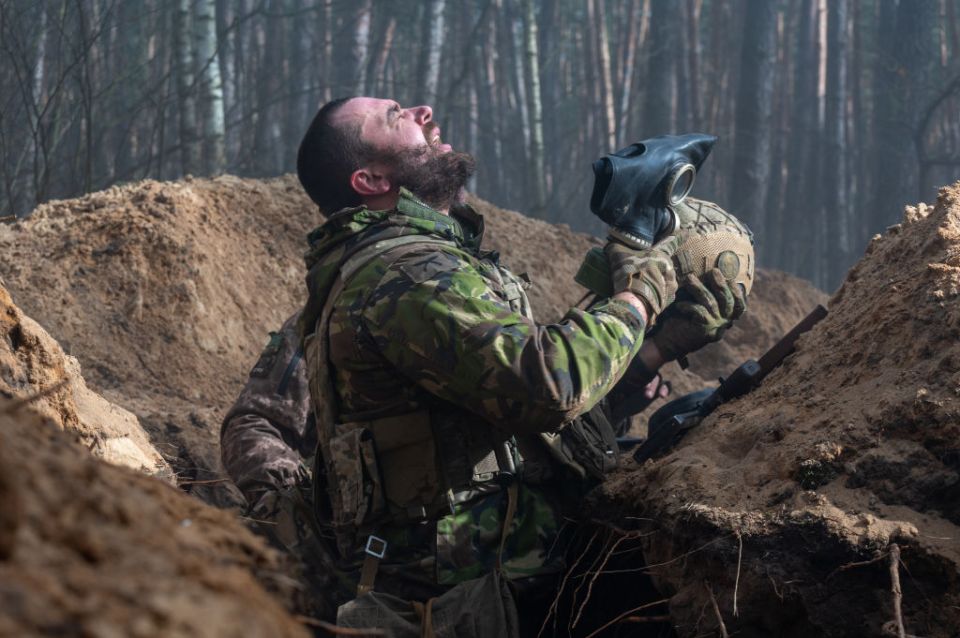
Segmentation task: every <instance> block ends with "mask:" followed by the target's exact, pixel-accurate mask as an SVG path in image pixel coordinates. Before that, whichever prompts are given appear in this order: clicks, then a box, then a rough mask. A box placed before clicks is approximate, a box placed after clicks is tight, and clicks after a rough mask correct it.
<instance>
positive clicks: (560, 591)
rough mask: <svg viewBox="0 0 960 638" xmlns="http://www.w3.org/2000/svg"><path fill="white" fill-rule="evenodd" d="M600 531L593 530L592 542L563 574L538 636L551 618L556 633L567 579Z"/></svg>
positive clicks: (538, 635)
mask: <svg viewBox="0 0 960 638" xmlns="http://www.w3.org/2000/svg"><path fill="white" fill-rule="evenodd" d="M599 533H600V530H596V531H594V532H593V536H591V537H590V542H588V543H587V546H586V547H585V548H584V550H583V551H582V552H581V553H580V555H579V556H577V560H575V561H574V562H573V564H572V565H570V567H569V568H567V573H566V574H564V575H563V580H562V581H560V587H558V588H557V595H556V597H555V598H554V599H553V603H551V604H550V609H549V610H547V615H546V616H545V617H544V619H543V624H541V625H540V631H538V632H537V638H540V636H542V635H543V632H544V630H545V629H546V628H547V623H548V622H550V618H551V617H552V618H553V622H554V633H556V622H557V606H558V605H559V604H560V597H561V596H562V595H563V590H564V588H565V587H566V586H567V581H569V580H570V574H571V573H573V570H574V569H576V567H577V565H579V564H580V561H582V560H583V558H584V557H585V556H586V555H587V553H588V552H589V551H590V548H591V547H593V542H594V541H595V540H597V534H599Z"/></svg>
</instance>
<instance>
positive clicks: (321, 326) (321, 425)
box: [304, 235, 456, 460]
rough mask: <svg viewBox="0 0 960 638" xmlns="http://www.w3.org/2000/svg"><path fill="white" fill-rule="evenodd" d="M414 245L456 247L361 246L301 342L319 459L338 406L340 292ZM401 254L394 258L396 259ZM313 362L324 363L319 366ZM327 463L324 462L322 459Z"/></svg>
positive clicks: (387, 242)
mask: <svg viewBox="0 0 960 638" xmlns="http://www.w3.org/2000/svg"><path fill="white" fill-rule="evenodd" d="M414 244H436V245H443V246H451V247H455V246H456V244H455V243H454V242H451V241H444V240H441V239H434V238H431V237H424V236H423V235H404V236H401V237H391V238H389V239H382V240H380V241H376V242H374V243H372V244H367V245H366V246H361V247H360V248H359V250H356V251H355V252H353V253H352V254H350V255H349V256H348V257H347V258H346V259H345V260H343V261H342V262H341V264H340V272H339V273H338V274H337V277H336V280H335V281H334V282H333V286H332V287H331V288H330V292H329V293H328V294H327V298H326V299H325V300H324V302H323V311H322V312H321V313H320V317H319V318H318V319H317V322H316V324H315V325H314V326H313V332H312V333H311V334H309V335H308V336H307V338H306V339H305V340H304V353H305V354H306V355H307V358H308V360H309V361H310V362H311V364H312V365H311V366H310V369H308V370H307V375H308V378H309V381H310V395H311V397H312V399H311V402H312V404H313V410H314V416H315V418H316V422H317V434H318V436H319V443H320V450H319V451H320V452H321V454H318V455H317V457H318V459H319V458H320V457H321V456H323V454H325V453H326V452H325V448H326V444H327V443H328V442H329V441H330V439H331V438H333V436H334V434H335V433H334V426H335V423H336V420H337V417H338V415H339V409H338V406H337V395H336V392H335V389H334V387H333V377H332V375H331V369H330V368H331V366H330V358H329V356H330V343H329V338H330V331H329V327H330V316H331V315H332V314H333V308H334V305H335V303H336V300H337V298H338V297H339V296H340V293H341V292H343V288H344V285H345V283H346V282H347V281H349V279H350V278H351V277H352V276H353V275H354V274H356V273H357V271H359V270H360V269H361V268H362V267H363V266H365V265H367V264H368V263H370V261H372V260H373V259H375V258H376V257H378V256H381V255H384V254H385V253H388V252H391V251H392V250H394V249H395V248H399V247H401V246H411V245H414ZM401 256H402V253H401V254H398V255H396V258H397V259H399V258H400V257H401ZM315 362H323V364H318V363H315ZM324 460H326V459H324Z"/></svg>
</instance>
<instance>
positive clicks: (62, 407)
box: [0, 285, 172, 480]
mask: <svg viewBox="0 0 960 638" xmlns="http://www.w3.org/2000/svg"><path fill="white" fill-rule="evenodd" d="M0 335H2V338H0V395H3V396H5V397H7V398H17V399H19V400H25V398H26V397H36V398H35V400H32V401H31V407H32V408H33V409H34V410H35V411H38V412H40V413H41V414H43V415H44V416H46V417H47V418H49V419H50V420H51V421H52V422H53V423H55V424H56V425H57V426H58V427H59V428H60V429H61V430H65V431H67V432H69V433H71V434H72V435H74V436H75V437H76V439H77V441H78V442H79V443H80V444H81V445H83V446H84V447H86V448H87V449H88V450H90V451H91V452H92V453H93V455H94V456H96V457H98V458H101V459H103V460H105V461H109V462H110V463H114V464H116V465H124V466H127V467H130V468H133V469H135V470H140V471H141V472H143V473H145V474H149V475H154V476H159V477H163V478H166V479H167V480H170V479H171V478H172V471H171V469H170V467H169V465H167V463H166V461H165V460H164V459H163V457H162V456H161V455H160V453H159V452H157V450H156V448H154V447H153V445H151V443H150V439H149V437H148V436H147V433H146V432H144V430H143V428H142V427H140V423H139V421H138V420H137V417H135V416H134V415H133V414H131V413H130V412H129V411H127V410H125V409H123V408H121V407H120V406H117V405H114V404H112V403H110V402H109V401H107V400H106V399H104V398H103V397H101V396H100V395H99V394H97V393H95V392H93V391H91V390H90V389H89V388H87V385H86V382H85V381H84V379H83V376H82V375H81V374H80V363H79V362H78V361H77V360H76V358H74V357H71V356H68V355H66V354H64V352H63V349H62V348H61V347H60V344H58V343H57V342H56V341H54V340H53V339H52V338H51V337H50V335H49V334H47V332H46V331H45V330H44V329H43V328H42V327H40V325H38V324H37V323H36V322H35V321H33V320H32V319H31V318H30V317H27V316H25V315H24V314H23V313H22V312H21V311H20V309H19V308H17V306H16V305H14V303H13V300H12V299H10V295H9V294H8V293H7V290H6V288H4V287H3V286H2V285H0Z"/></svg>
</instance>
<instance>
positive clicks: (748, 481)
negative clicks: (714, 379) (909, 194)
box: [595, 183, 960, 637]
mask: <svg viewBox="0 0 960 638" xmlns="http://www.w3.org/2000/svg"><path fill="white" fill-rule="evenodd" d="M958 302H960V183H958V184H956V185H954V186H952V187H949V188H945V189H943V190H942V191H941V193H940V198H939V200H938V202H937V205H936V207H935V208H933V207H929V206H925V205H923V204H921V205H919V206H917V207H915V208H913V207H911V208H908V209H907V213H906V216H905V218H904V221H903V223H902V224H899V225H897V226H894V227H892V228H891V229H889V230H888V232H887V233H886V234H885V235H884V236H882V237H881V236H877V237H875V238H874V239H873V241H872V242H871V243H870V245H869V247H868V248H867V251H866V255H865V256H864V258H863V259H862V260H861V262H860V263H859V264H857V266H855V267H854V268H853V269H852V270H851V271H850V273H849V275H848V277H847V280H846V281H845V283H844V284H843V286H842V287H841V288H840V290H839V291H838V292H837V293H836V294H835V295H834V296H833V298H832V299H831V301H830V315H829V316H828V317H827V318H826V319H825V320H823V321H822V322H821V323H820V324H819V325H817V326H816V328H815V329H814V330H813V331H812V332H811V333H809V334H808V335H806V336H805V337H803V338H802V339H801V340H800V342H799V345H798V351H797V353H796V354H795V355H794V356H792V357H790V358H789V359H788V360H787V361H786V362H785V364H784V365H783V366H782V367H781V368H780V369H778V370H777V371H775V372H774V373H773V374H772V375H771V376H770V377H768V378H767V380H766V381H765V382H764V384H763V385H762V386H761V387H760V388H759V389H758V390H757V391H755V392H754V393H752V394H750V395H748V396H747V397H745V398H743V399H741V400H739V401H736V402H733V403H730V404H727V405H724V406H722V407H721V408H720V409H719V410H718V412H716V413H714V414H713V415H712V416H711V417H709V418H708V419H707V420H706V421H705V422H704V423H703V424H702V425H701V426H700V427H699V428H698V429H697V430H696V431H695V432H694V433H693V434H691V435H690V436H689V437H688V438H687V440H685V441H684V442H683V443H682V444H681V446H680V447H679V448H678V449H676V450H675V451H673V452H672V453H671V454H669V455H668V456H666V457H665V458H663V459H660V460H657V461H653V462H648V463H647V464H646V465H644V466H643V467H640V468H635V469H633V470H630V471H627V472H624V473H622V474H620V475H619V476H618V477H617V478H616V479H615V480H613V481H610V482H609V483H608V484H607V485H606V486H605V487H604V489H603V492H602V493H601V494H599V495H597V500H596V502H595V506H596V508H597V510H598V511H600V512H605V513H606V514H607V516H610V517H618V518H622V517H623V516H624V515H625V514H627V515H636V516H641V517H644V518H645V519H648V520H651V521H654V523H653V524H652V527H651V528H650V529H649V530H648V531H649V532H651V533H650V534H649V535H648V536H646V537H645V539H644V548H645V550H646V552H647V560H648V563H649V564H650V565H651V566H652V567H651V569H650V571H651V573H652V574H653V575H654V578H655V580H656V581H657V582H658V584H659V585H660V586H661V588H662V589H663V591H664V592H666V593H667V594H669V595H671V596H672V597H671V601H670V612H671V616H672V618H673V621H674V624H675V626H676V628H677V631H678V634H679V635H694V634H697V633H698V632H700V633H702V632H704V631H716V629H717V628H718V626H719V622H718V616H717V614H716V613H712V611H711V610H712V608H713V601H712V600H711V596H712V597H713V598H715V600H716V601H717V603H718V607H717V609H718V611H719V614H720V615H721V617H722V618H723V620H724V622H725V623H726V629H727V630H728V631H729V632H730V633H731V634H733V633H734V632H736V633H737V634H738V635H741V636H767V635H781V636H815V635H826V636H861V635H884V634H888V633H890V632H891V631H892V632H893V633H892V634H891V635H897V634H896V631H897V627H896V624H897V623H896V613H895V611H894V606H893V595H892V594H891V588H892V586H893V583H892V581H893V573H896V574H898V575H899V580H900V586H901V588H902V605H903V621H904V624H905V626H906V631H907V633H908V634H911V635H921V636H944V637H947V636H956V635H957V634H958V631H960V303H958ZM894 544H895V545H896V546H897V550H899V551H900V552H902V559H901V562H900V563H899V564H898V563H896V562H894V563H893V564H892V565H891V562H890V561H891V558H890V557H891V555H892V548H893V545H894ZM704 610H706V612H705V613H704ZM734 610H736V612H737V614H734Z"/></svg>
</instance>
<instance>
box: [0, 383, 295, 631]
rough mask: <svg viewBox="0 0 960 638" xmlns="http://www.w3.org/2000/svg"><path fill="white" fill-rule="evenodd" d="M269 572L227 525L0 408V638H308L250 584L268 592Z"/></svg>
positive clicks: (276, 570) (29, 416) (47, 423)
mask: <svg viewBox="0 0 960 638" xmlns="http://www.w3.org/2000/svg"><path fill="white" fill-rule="evenodd" d="M279 560H280V559H279V557H278V556H277V555H276V554H275V553H274V552H272V551H271V550H269V549H267V548H266V547H265V546H264V545H263V543H262V542H261V541H260V540H259V539H258V538H257V537H255V536H254V535H253V534H252V533H250V532H249V531H247V530H246V529H245V528H244V527H243V526H242V525H241V524H240V523H239V521H237V520H236V519H235V518H234V517H233V516H231V515H230V514H229V513H227V512H223V511H220V510H217V509H215V508H212V507H209V506H207V505H204V504H203V503H201V502H199V501H197V500H196V499H193V498H190V497H189V496H186V495H184V494H182V493H181V492H180V491H179V490H177V489H175V488H173V487H171V486H170V485H168V484H166V483H163V482H161V481H158V480H156V479H152V478H149V477H146V476H143V475H141V474H139V473H138V472H134V471H132V470H129V469H127V468H121V467H116V466H113V465H109V464H106V463H103V462H101V461H99V460H97V459H94V458H93V457H91V456H90V455H89V454H87V453H86V451H85V450H84V449H83V448H82V447H80V446H78V445H77V444H76V443H75V442H74V441H72V440H71V437H68V436H66V435H65V434H64V433H63V432H60V431H58V426H57V424H56V423H54V422H53V421H52V420H49V419H46V418H44V417H42V416H41V415H40V414H38V413H35V412H33V411H32V410H30V409H28V408H24V407H23V406H22V405H20V407H18V404H17V402H16V401H15V400H11V399H7V398H3V397H0V609H2V610H3V611H2V613H0V635H3V636H35V635H48V636H53V635H57V636H59V635H63V636H68V635H69V636H103V637H108V636H184V637H186V636H191V637H192V636H307V635H309V634H308V633H307V632H306V631H305V630H304V629H303V628H302V627H301V626H300V625H299V624H298V623H297V622H296V621H295V620H294V619H293V618H292V617H291V616H290V615H289V614H288V613H287V612H286V611H284V609H283V608H282V607H281V606H280V605H279V604H278V603H277V602H276V601H275V600H274V599H273V598H272V597H271V595H270V594H268V593H267V591H266V590H265V589H264V588H263V587H262V586H261V585H260V584H259V583H258V582H257V580H256V579H255V578H254V576H253V574H252V573H251V572H252V571H257V572H258V573H259V574H260V576H261V578H264V579H267V580H270V579H271V578H272V580H273V582H276V583H277V585H278V587H279V586H280V585H281V584H282V583H283V582H284V579H283V577H282V576H280V569H281V563H280V562H279ZM271 575H272V576H271Z"/></svg>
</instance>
